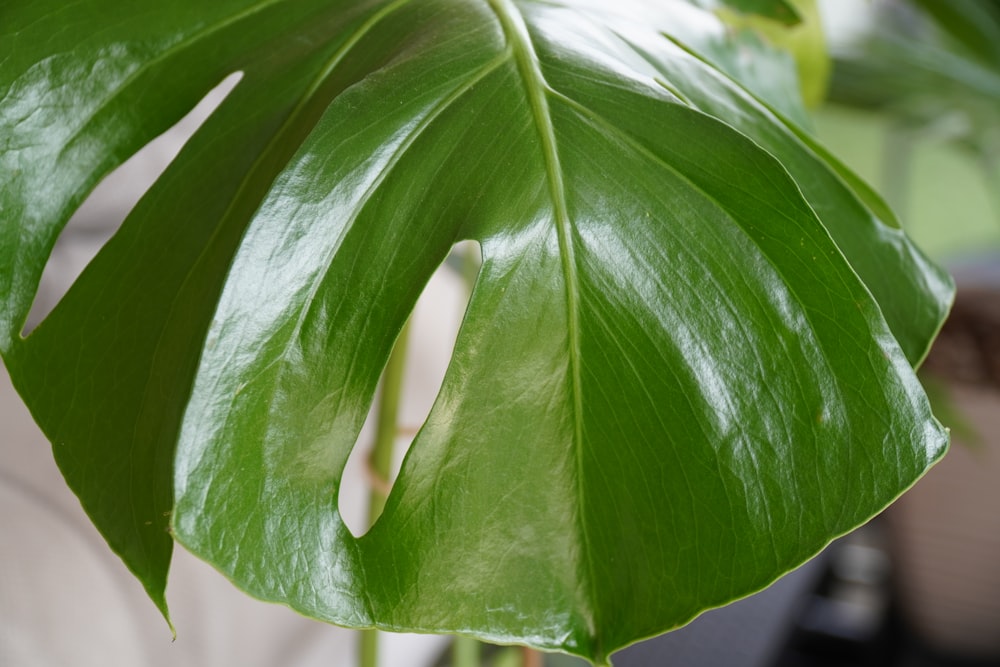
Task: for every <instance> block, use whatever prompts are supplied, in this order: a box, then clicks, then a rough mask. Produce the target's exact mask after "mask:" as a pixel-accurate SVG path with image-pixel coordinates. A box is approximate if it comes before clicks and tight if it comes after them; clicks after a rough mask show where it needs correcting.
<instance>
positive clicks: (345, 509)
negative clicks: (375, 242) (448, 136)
mask: <svg viewBox="0 0 1000 667" xmlns="http://www.w3.org/2000/svg"><path fill="white" fill-rule="evenodd" d="M481 264H482V254H481V249H480V246H479V244H478V243H476V242H474V241H462V242H459V243H456V244H455V246H454V247H453V248H452V252H451V253H450V254H449V256H448V258H447V259H446V260H445V262H444V264H442V265H441V267H439V268H438V270H437V271H436V272H435V273H434V275H433V276H432V277H431V279H430V280H429V281H428V282H427V285H426V286H425V287H424V290H423V292H422V293H421V296H420V299H419V300H418V301H417V305H416V306H415V308H414V310H413V314H412V315H411V316H410V324H409V336H408V339H407V349H406V357H405V366H404V371H403V381H402V382H403V384H402V395H401V398H400V402H399V411H398V415H397V416H398V418H397V422H396V437H395V443H394V445H395V446H394V447H393V456H392V464H391V466H390V473H389V476H388V478H387V479H380V476H379V475H378V474H377V473H376V472H375V471H374V467H373V466H372V464H371V460H372V448H373V444H374V441H375V437H376V431H377V427H376V424H377V419H378V412H379V406H380V405H381V402H382V397H383V395H384V391H383V390H384V386H383V383H380V385H379V389H378V392H377V394H376V396H375V401H374V402H373V404H372V408H371V410H370V411H369V413H368V418H367V419H366V420H365V425H364V427H363V428H362V429H361V434H360V435H359V436H358V440H357V442H356V443H355V446H354V448H353V449H352V450H351V454H350V456H349V457H348V459H347V464H346V466H345V468H344V476H343V479H342V481H341V485H340V491H339V494H338V498H337V503H338V509H339V511H340V515H341V517H342V518H343V520H344V524H345V525H346V526H347V528H348V530H350V531H351V534H352V535H354V536H355V537H361V536H362V535H364V534H365V533H366V532H368V529H369V528H370V527H371V525H372V524H374V522H375V520H376V519H377V516H371V510H372V509H373V507H372V500H373V498H372V494H373V493H376V494H380V495H382V496H383V497H388V496H389V494H390V493H391V491H392V486H393V483H394V482H395V481H396V476H397V475H398V474H399V470H400V467H401V466H402V462H403V458H404V457H405V456H406V452H407V450H408V449H409V447H410V444H411V443H412V442H413V439H414V437H415V436H416V435H417V432H418V431H419V430H420V428H421V426H423V424H424V422H425V421H426V420H427V416H428V415H429V414H430V411H431V407H432V406H433V405H434V402H435V400H436V399H437V396H438V393H439V392H440V391H441V385H442V383H443V381H444V376H445V371H446V370H447V368H448V364H449V362H450V360H451V357H452V353H453V352H454V349H455V340H456V338H457V337H458V330H459V327H460V325H461V323H462V319H463V318H464V316H465V311H466V309H467V308H468V305H469V298H470V296H471V292H472V290H471V286H472V285H473V284H474V283H475V279H476V276H477V275H478V273H479V267H480V266H481ZM383 380H384V378H383ZM377 514H378V512H376V515H377Z"/></svg>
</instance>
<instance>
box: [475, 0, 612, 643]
mask: <svg viewBox="0 0 1000 667" xmlns="http://www.w3.org/2000/svg"><path fill="white" fill-rule="evenodd" d="M488 1H489V4H490V7H491V8H492V9H493V11H494V13H495V14H496V16H497V19H498V20H499V22H500V25H501V27H502V28H503V32H504V36H505V37H506V39H507V44H508V48H509V49H510V52H511V54H512V56H513V58H514V62H515V63H516V64H517V69H518V73H519V74H520V76H521V79H522V80H523V82H524V88H525V92H526V94H527V96H528V103H529V105H530V107H531V114H532V119H533V120H534V122H535V126H536V128H537V129H538V135H539V139H540V141H541V149H542V159H543V161H544V163H545V172H546V179H547V181H548V184H549V196H550V198H551V200H552V208H553V216H554V222H555V227H556V234H557V236H558V241H559V259H560V263H561V267H562V274H563V279H564V281H565V287H566V326H567V337H568V339H569V345H568V352H569V365H570V383H571V385H570V391H571V394H572V396H571V401H572V408H571V409H572V411H573V451H574V456H575V466H576V470H575V472H576V500H577V504H578V508H577V512H576V516H577V517H578V530H579V533H580V537H581V539H582V541H583V545H582V546H583V553H582V557H583V559H584V561H585V566H586V568H587V572H586V576H587V581H586V585H587V587H588V592H589V595H590V600H588V602H589V603H590V605H591V606H590V608H589V609H587V615H588V617H587V620H588V622H589V623H590V627H588V628H587V631H588V632H589V633H590V638H591V639H592V640H593V641H595V642H596V644H595V646H593V647H592V650H593V652H594V653H595V654H597V655H598V656H599V657H600V654H601V652H602V649H601V647H600V645H599V644H600V640H599V638H598V636H597V632H598V623H597V619H596V611H597V605H596V604H595V603H596V600H597V595H596V591H595V589H594V582H595V581H596V579H595V574H594V563H593V560H592V558H591V553H590V551H591V550H590V538H589V535H588V531H587V522H586V519H585V516H584V514H585V512H584V504H585V495H584V488H583V398H582V395H583V392H582V380H581V363H580V359H581V350H580V304H579V294H580V281H579V277H578V275H577V267H576V257H575V252H574V247H573V241H572V233H573V223H572V221H571V219H570V215H569V208H568V206H567V203H566V186H565V183H564V181H563V174H562V166H561V164H560V160H559V150H558V146H557V142H556V133H555V127H554V126H553V124H552V114H551V111H550V109H549V100H548V95H549V92H550V91H551V88H550V86H549V85H548V83H547V81H546V80H545V76H544V74H543V73H542V71H541V66H540V64H539V59H538V54H537V53H536V52H535V48H534V45H533V43H532V39H531V35H530V33H529V31H528V28H527V26H526V24H525V22H524V17H523V16H522V14H521V12H520V10H519V9H518V8H517V7H516V6H515V5H514V3H513V1H512V0H488Z"/></svg>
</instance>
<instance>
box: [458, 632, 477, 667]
mask: <svg viewBox="0 0 1000 667" xmlns="http://www.w3.org/2000/svg"><path fill="white" fill-rule="evenodd" d="M451 664H452V667H479V665H480V662H479V641H477V640H475V639H473V638H472V637H455V639H454V641H453V642H452V644H451Z"/></svg>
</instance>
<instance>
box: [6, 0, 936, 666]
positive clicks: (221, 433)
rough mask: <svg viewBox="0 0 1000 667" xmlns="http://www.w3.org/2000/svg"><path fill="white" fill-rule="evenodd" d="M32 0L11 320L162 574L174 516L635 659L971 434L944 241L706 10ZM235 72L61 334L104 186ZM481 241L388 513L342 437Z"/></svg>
mask: <svg viewBox="0 0 1000 667" xmlns="http://www.w3.org/2000/svg"><path fill="white" fill-rule="evenodd" d="M737 4H748V5H749V4H756V5H761V3H737ZM764 4H767V3H764ZM778 4H784V3H778ZM0 19H2V20H0V30H2V31H3V34H2V36H0V170H2V174H3V179H2V181H0V183H2V185H0V188H2V190H0V212H2V221H0V224H2V226H0V253H2V254H0V259H2V262H0V265H2V266H0V271H2V273H0V296H2V298H3V305H2V310H0V349H2V351H3V354H4V359H5V361H6V363H7V365H8V367H9V369H10V371H11V374H12V376H13V378H14V380H15V383H16V385H17V386H18V388H19V391H20V392H21V393H22V395H23V396H24V397H25V400H26V402H27V403H28V404H29V406H30V407H31V409H32V411H33V413H34V415H35V417H36V419H37V420H38V421H39V423H40V424H41V425H42V427H43V428H44V430H45V431H46V433H47V435H48V436H49V438H50V439H51V441H52V444H53V449H54V452H55V457H56V460H57V461H58V463H59V465H60V467H61V469H62V471H63V473H64V474H65V476H66V479H67V481H68V483H69V484H70V486H71V487H72V488H73V489H74V490H75V491H76V493H77V494H78V495H79V496H80V499H81V501H82V503H83V505H84V507H85V508H86V509H87V511H88V512H89V514H90V516H91V517H92V518H93V520H94V522H95V523H96V525H97V526H98V527H99V528H100V530H101V531H102V532H103V534H104V535H105V537H106V538H107V540H108V542H109V544H110V545H111V547H112V548H113V549H114V550H115V551H116V552H117V553H119V554H120V555H121V557H122V558H123V559H124V561H125V563H126V564H127V565H128V567H129V568H131V569H132V570H133V571H134V572H135V573H136V575H137V576H138V577H139V579H140V580H141V581H142V582H143V583H144V585H145V586H146V588H147V590H148V591H149V593H150V595H151V596H152V597H153V599H154V600H155V601H156V602H157V604H159V605H160V606H161V608H162V609H164V611H165V610H166V603H165V601H164V599H163V587H164V582H165V579H166V574H167V568H168V564H169V559H170V551H171V546H172V542H173V540H174V539H176V540H178V541H180V542H181V543H182V544H183V545H184V546H186V547H187V548H188V549H190V550H191V551H193V552H194V553H196V554H197V555H199V556H201V557H202V558H204V559H206V560H207V561H209V562H210V563H212V564H213V565H215V566H216V567H217V568H219V569H220V570H221V571H222V572H224V573H225V574H226V576H228V577H229V578H231V579H232V580H233V581H234V582H235V583H236V584H237V585H238V586H240V587H241V588H243V589H245V590H246V591H247V592H249V593H250V594H252V595H255V596H258V597H260V598H264V599H268V600H276V601H281V602H284V603H286V604H288V605H290V606H292V607H294V608H296V609H298V610H300V611H302V612H304V613H307V614H310V615H313V616H315V617H317V618H321V619H325V620H328V621H332V622H335V623H339V624H343V625H348V626H357V627H371V626H375V627H381V628H387V629H397V630H419V631H434V632H458V633H466V634H470V635H475V636H478V637H484V638H489V639H493V640H497V641H501V642H521V643H526V644H530V645H533V646H537V647H540V648H545V649H555V650H562V651H566V652H570V653H574V654H578V655H581V656H586V657H588V658H590V659H592V660H594V661H595V662H597V663H602V664H603V663H605V662H606V661H607V657H608V655H609V654H610V653H611V652H612V651H614V650H615V649H617V648H620V647H622V646H624V645H626V644H628V643H630V642H633V641H635V640H637V639H639V638H642V637H646V636H650V635H652V634H656V633H659V632H662V631H665V630H668V629H670V628H673V627H676V626H678V625H681V624H683V623H685V622H686V621H688V620H689V619H691V618H692V617H693V616H694V615H695V614H697V613H698V612H699V611H701V610H703V609H705V608H707V607H711V606H714V605H719V604H723V603H725V602H727V601H729V600H732V599H734V598H737V597H740V596H743V595H745V594H747V593H749V592H751V591H754V590H756V589H759V588H761V587H763V586H765V585H766V584H768V583H769V582H771V581H773V580H774V579H775V578H776V577H777V576H779V575H780V574H781V573H783V572H785V571H787V570H788V569H790V568H792V567H794V566H795V565H797V564H798V563H801V562H802V561H803V560H805V559H806V558H808V557H809V556H811V555H812V554H814V553H816V551H817V550H819V549H820V548H821V547H823V546H824V545H825V544H826V543H827V542H828V541H829V540H830V539H832V538H833V537H834V536H836V535H838V534H841V533H843V532H845V531H847V530H849V529H851V528H852V527H854V526H856V525H857V524H859V523H860V522H863V521H865V520H866V519H867V518H868V517H870V516H871V515H872V514H873V513H875V512H877V511H879V510H880V509H881V508H883V507H884V506H885V505H886V504H887V503H889V502H890V501H892V500H893V499H894V498H895V497H896V496H897V495H898V494H900V493H901V492H902V491H904V490H905V489H906V488H907V487H908V486H909V485H910V484H912V483H913V482H914V480H916V479H917V478H918V477H919V476H920V475H921V474H922V473H923V472H924V471H925V470H926V468H927V467H928V466H929V465H930V464H931V463H932V462H933V461H934V460H935V459H937V458H938V457H939V456H940V455H941V454H942V453H943V451H944V448H945V445H946V436H945V433H944V431H943V429H942V428H941V427H940V426H939V424H938V423H937V422H936V421H935V420H934V418H933V417H932V416H931V414H930V412H929V410H928V407H927V402H926V399H925V397H924V395H923V393H922V391H921V389H920V387H919V385H918V384H917V382H916V380H915V379H914V376H913V372H912V366H913V365H914V364H916V363H918V362H919V361H920V359H921V358H922V356H923V354H924V353H925V351H926V349H927V346H928V345H929V342H930V340H931V338H932V337H933V335H934V334H935V332H936V331H937V328H938V326H939V325H940V322H941V319H942V318H943V315H944V312H945V310H946V309H947V304H948V300H949V298H950V283H949V281H948V279H947V277H946V276H944V275H943V274H942V273H941V272H940V271H938V270H937V269H935V268H934V267H932V266H931V265H930V264H929V263H928V262H927V261H926V260H925V259H924V257H923V256H922V255H921V254H920V253H919V252H918V251H917V250H916V249H915V248H914V247H913V246H912V245H911V244H910V242H909V241H908V240H907V238H906V237H905V236H904V235H903V234H902V232H901V231H900V230H899V228H898V225H897V224H896V222H895V220H893V219H892V218H891V214H889V213H888V211H887V210H886V208H885V207H884V205H883V204H882V203H881V202H880V200H879V199H878V198H877V197H876V196H875V195H874V194H873V193H872V192H871V191H869V190H867V189H866V188H865V187H864V186H863V185H862V184H861V183H860V182H859V181H858V180H857V179H856V178H855V177H853V176H852V175H851V174H850V173H849V172H848V171H847V170H846V169H845V168H843V167H842V166H841V165H839V164H837V163H836V162H834V161H833V160H832V158H830V157H829V156H828V155H826V154H825V153H824V152H823V150H822V149H821V148H819V147H818V146H817V145H816V144H815V142H814V141H813V140H812V139H810V138H809V137H808V136H807V135H806V134H804V133H803V132H801V131H800V130H798V129H796V128H795V127H794V126H793V125H791V124H790V123H789V122H787V121H786V120H785V119H784V118H785V116H784V115H783V114H780V113H779V112H777V111H775V110H774V109H776V108H778V105H776V104H772V103H768V102H767V101H765V100H763V99H762V98H757V97H755V96H754V95H752V94H750V93H749V92H747V89H746V88H744V87H742V86H741V85H740V84H738V83H737V79H734V78H732V77H731V76H729V75H727V74H725V73H724V70H725V68H724V67H722V66H721V65H720V64H719V63H720V62H722V61H723V60H725V58H723V57H722V50H723V45H724V43H725V36H726V28H725V27H724V26H723V25H722V24H720V23H719V22H718V21H717V20H716V18H715V16H714V15H713V14H712V13H710V12H707V11H706V10H705V9H704V8H701V7H698V6H696V5H695V4H693V3H689V2H680V1H675V2H649V3H644V2H637V1H635V2H634V1H632V0H618V1H616V2H614V3H607V2H604V0H590V1H578V2H571V1H570V0H565V1H563V2H551V1H549V0H544V1H543V0H392V1H387V0H256V1H251V0H218V1H216V2H212V3H204V2H195V1H194V0H171V1H169V2H159V3H119V2H113V1H111V0H86V1H84V2H75V3H64V2H62V1H61V0H30V1H28V0H24V1H23V2H22V1H14V2H7V3H5V4H4V7H3V9H2V10H0ZM732 60H733V59H732V58H729V62H732ZM237 71H238V72H241V73H242V78H241V80H240V81H239V83H238V85H237V86H236V87H235V89H234V90H233V91H232V93H231V94H230V95H229V96H228V97H227V98H226V100H225V101H224V102H223V104H222V105H221V107H220V108H219V109H218V110H217V111H216V112H215V113H214V114H213V116H212V117H211V118H210V119H209V120H208V121H207V123H206V124H205V125H204V126H203V127H202V128H201V129H200V130H199V132H198V133H197V134H196V135H195V136H194V137H193V138H192V139H191V140H190V142H189V143H188V144H187V145H186V147H185V148H184V150H183V151H182V153H181V154H180V156H179V157H178V158H177V159H176V160H175V162H174V163H173V164H172V165H171V167H170V168H169V170H168V171H167V172H166V173H165V174H164V176H163V177H162V178H161V179H160V180H159V182H158V183H157V184H156V185H155V186H154V187H153V188H152V190H151V191H150V192H149V193H148V194H147V195H146V196H145V197H144V198H143V200H142V201H141V202H140V203H139V205H138V206H137V207H136V209H135V210H134V211H133V212H132V214H131V215H130V217H129V219H128V220H127V221H126V222H125V224H124V226H123V227H122V228H121V230H120V231H119V232H118V233H117V234H116V235H115V236H114V238H113V239H112V240H111V241H110V242H109V243H108V244H107V245H106V247H105V248H104V249H103V250H102V252H101V253H100V254H99V255H98V256H97V258H96V259H95V260H94V261H93V262H92V263H91V264H90V265H89V266H88V268H87V269H86V271H85V272H84V273H83V275H82V276H81V278H80V279H79V280H78V281H77V282H76V284H75V285H74V286H73V287H72V289H71V290H70V292H69V293H68V294H67V295H66V297H65V298H64V299H63V300H62V301H61V302H60V303H59V305H58V306H57V307H56V309H55V310H54V311H53V312H52V313H51V314H50V315H49V316H48V318H46V319H45V321H44V322H42V323H41V325H40V326H38V328H37V329H35V330H34V331H33V332H32V333H31V334H30V335H27V336H24V335H23V323H24V321H25V318H26V316H27V312H28V309H29V307H30V304H31V301H32V298H33V295H34V293H35V290H36V288H37V285H38V282H39V279H40V275H41V272H42V269H43V266H44V264H45V261H46V258H47V256H48V254H49V252H50V250H51V247H52V245H53V243H54V242H55V239H56V237H57V236H58V233H59V231H60V229H61V227H62V225H63V224H64V223H65V221H66V220H67V218H68V217H69V215H70V214H71V213H72V211H73V210H74V208H75V207H76V206H78V204H79V203H80V202H81V200H82V199H83V198H84V197H85V195H86V194H87V192H89V191H90V190H91V189H92V188H93V187H94V185H95V184H96V183H97V182H98V181H99V180H100V179H101V177H102V176H103V175H104V174H106V173H108V171H109V170H111V169H112V168H113V167H115V166H116V165H117V164H119V163H121V162H122V161H123V160H124V159H125V158H127V157H128V156H129V155H130V154H131V153H133V152H134V151H135V150H137V149H138V148H139V147H140V146H142V145H143V144H144V143H145V142H147V141H148V140H150V139H151V138H152V137H154V136H155V135H156V134H158V133H159V132H161V131H163V130H164V129H165V128H167V127H168V126H169V125H170V124H171V123H173V122H175V121H176V120H177V119H178V118H179V117H180V116H181V115H183V113H184V112H185V111H186V110H187V109H189V108H190V107H191V106H192V105H193V104H194V103H195V102H196V101H197V100H198V99H199V98H200V97H201V96H202V95H204V94H205V92H206V91H208V90H209V89H210V88H212V87H213V86H214V85H215V84H217V83H218V82H219V81H221V80H222V79H223V78H224V77H226V76H227V75H229V74H231V73H233V72H237ZM730 73H731V74H732V72H730ZM737 74H738V73H737ZM744 74H746V75H747V76H752V72H750V71H749V70H744ZM734 76H736V75H735V74H734ZM467 239H471V240H475V241H477V242H478V243H479V244H480V247H481V250H482V257H483V264H482V269H481V271H480V274H479V276H478V279H477V281H476V284H475V289H474V293H473V295H472V298H471V302H470V304H469V306H468V311H467V313H466V317H465V320H464V324H463V326H462V329H461V332H460V334H459V339H458V342H457V345H456V349H455V353H454V357H453V359H452V361H451V365H450V368H449V370H448V373H447V376H446V378H445V381H444V384H443V386H442V389H441V392H440V395H439V396H438V398H437V401H436V404H435V407H434V409H433V411H432V412H431V414H430V416H429V418H428V419H427V422H426V423H425V424H424V425H423V427H422V429H421V431H420V433H419V434H418V436H417V438H416V440H415V442H414V445H413V447H412V449H411V450H410V452H409V454H408V456H407V458H406V461H405V462H404V466H403V470H402V472H401V474H400V476H399V478H398V480H397V481H396V484H395V487H394V488H393V491H392V494H391V496H390V498H389V500H388V504H387V506H386V508H385V511H384V513H383V514H382V516H381V518H380V519H379V520H378V522H377V523H376V524H375V525H374V526H373V527H372V529H371V530H370V531H369V532H368V533H366V534H365V535H363V536H355V535H352V534H351V532H350V531H349V530H348V529H347V527H346V526H345V525H344V523H343V521H342V519H341V517H340V515H339V513H338V509H337V494H338V489H339V487H340V484H341V478H342V473H343V470H344V465H345V462H346V460H347V458H348V455H349V453H350V450H351V448H352V447H353V445H354V442H355V439H356V437H357V435H358V432H359V430H360V428H361V425H362V422H363V420H364V419H365V415H366V413H367V412H368V409H369V406H370V404H371V402H372V397H373V394H374V393H375V390H376V385H377V383H378V380H379V376H380V373H381V371H382V369H383V366H384V365H385V362H386V359H387V357H388V356H389V354H390V352H391V350H392V348H393V344H394V341H395V338H396V336H397V335H398V333H399V331H400V330H401V327H402V326H403V324H404V322H405V320H406V319H407V317H408V314H409V313H410V311H411V309H412V308H413V305H414V302H415V300H416V299H417V298H418V296H419V295H420V293H421V291H422V288H423V286H424V284H425V283H426V282H427V280H428V279H429V277H430V275H431V274H432V273H433V272H434V270H435V269H436V268H437V267H438V266H439V265H440V264H441V263H442V261H443V260H444V259H445V257H446V256H447V255H448V254H449V252H450V251H451V249H452V247H453V245H454V244H455V243H456V242H458V241H461V240H467Z"/></svg>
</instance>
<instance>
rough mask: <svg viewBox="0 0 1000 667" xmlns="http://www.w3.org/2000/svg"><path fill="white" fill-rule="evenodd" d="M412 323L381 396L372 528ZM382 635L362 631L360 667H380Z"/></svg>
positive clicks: (384, 483)
mask: <svg viewBox="0 0 1000 667" xmlns="http://www.w3.org/2000/svg"><path fill="white" fill-rule="evenodd" d="M409 334H410V323H409V322H407V323H406V324H405V325H403V329H402V331H400V332H399V338H397V339H396V344H395V346H394V347H393V348H392V354H390V355H389V361H388V362H386V365H385V370H384V371H383V372H382V391H381V394H380V396H379V403H378V414H377V415H376V421H375V444H374V445H373V446H372V451H371V454H370V458H369V460H368V462H369V465H370V471H371V475H372V478H373V479H372V488H371V494H370V496H369V504H368V525H369V526H372V525H374V523H375V521H376V520H377V519H378V518H379V517H380V516H381V515H382V510H384V509H385V501H386V499H387V497H388V496H387V492H386V490H387V489H388V488H389V483H390V482H389V479H390V476H391V475H392V458H393V450H394V448H395V444H396V435H397V434H398V433H399V402H400V398H401V397H402V395H403V371H404V369H405V367H406V345H407V339H408V338H409ZM378 639H379V631H378V630H375V629H370V630H362V631H361V638H360V642H359V644H358V664H359V665H360V667H378Z"/></svg>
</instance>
